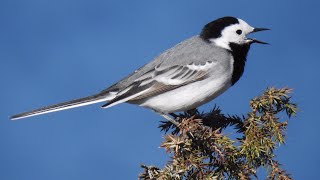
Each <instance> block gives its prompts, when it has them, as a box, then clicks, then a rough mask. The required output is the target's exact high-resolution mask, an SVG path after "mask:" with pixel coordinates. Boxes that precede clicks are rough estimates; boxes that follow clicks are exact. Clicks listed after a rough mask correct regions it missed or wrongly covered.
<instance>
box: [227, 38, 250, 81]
mask: <svg viewBox="0 0 320 180" xmlns="http://www.w3.org/2000/svg"><path fill="white" fill-rule="evenodd" d="M229 45H230V48H231V51H230V52H231V54H232V56H233V59H234V62H233V73H232V80H231V82H232V85H234V84H235V83H236V82H237V81H238V80H239V79H240V77H241V76H242V74H243V71H244V66H245V64H246V60H247V55H248V51H249V49H250V44H236V43H230V44H229Z"/></svg>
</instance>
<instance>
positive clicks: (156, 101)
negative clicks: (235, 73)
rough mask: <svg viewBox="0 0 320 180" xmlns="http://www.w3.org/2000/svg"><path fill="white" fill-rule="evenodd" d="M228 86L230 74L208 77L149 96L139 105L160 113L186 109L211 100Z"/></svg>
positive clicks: (229, 84)
mask: <svg viewBox="0 0 320 180" xmlns="http://www.w3.org/2000/svg"><path fill="white" fill-rule="evenodd" d="M229 87H231V77H230V76H222V77H220V78H214V79H210V78H208V79H205V80H202V81H198V82H194V83H191V84H188V85H185V86H182V87H180V88H177V89H174V90H171V91H169V92H166V93H163V94H160V95H157V96H154V97H152V98H149V99H148V100H146V101H145V102H143V103H142V104H140V106H143V107H147V108H151V109H153V110H155V111H157V112H162V113H172V112H177V111H186V110H190V109H194V108H196V107H198V106H201V105H202V104H205V103H207V102H209V101H211V100H212V99H214V98H215V97H217V96H219V95H220V94H221V93H223V92H224V91H226V90H227V89H228V88H229Z"/></svg>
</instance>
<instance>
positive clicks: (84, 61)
mask: <svg viewBox="0 0 320 180" xmlns="http://www.w3.org/2000/svg"><path fill="white" fill-rule="evenodd" d="M319 5H320V4H319V2H317V1H289V0H284V1H275V0H269V1H263V2H261V1H231V0H226V1H212V0H211V1H209V0H205V1H182V0H180V1H171V0H162V1H147V0H144V1H103V0H90V1H89V0H77V1H76V0H54V1H53V0H51V1H49V0H28V1H23V0H2V1H0V60H1V66H0V79H1V82H2V86H1V93H0V98H1V102H0V103H1V108H2V110H1V112H0V143H1V148H0V178H1V179H5V180H20V179H33V180H43V179H46V180H57V179H61V180H62V179H77V180H87V179H97V180H99V179H101V180H102V179H136V178H137V175H138V174H139V173H140V172H141V169H140V167H139V165H140V164H141V163H145V164H148V165H149V164H153V165H157V166H160V167H162V166H163V165H164V163H165V162H166V160H167V155H166V154H165V152H164V150H162V149H160V148H158V147H159V144H160V143H161V141H162V133H161V132H159V129H158V128H157V126H158V124H159V121H161V120H162V118H161V117H160V116H158V115H156V114H154V113H153V112H151V111H149V110H146V109H143V108H139V107H137V106H133V105H128V104H122V105H119V106H116V107H113V108H110V109H106V110H104V109H101V108H99V107H100V105H92V106H87V107H82V108H78V109H72V110H69V111H63V112H57V113H53V114H48V115H43V116H37V117H32V118H28V119H24V120H21V121H9V120H8V117H9V116H10V115H12V114H15V113H19V112H21V111H26V110H31V109H33V108H38V107H41V106H44V105H49V104H54V103H58V102H61V101H65V100H70V99H73V98H78V97H82V96H86V95H90V94H92V93H95V92H98V91H100V90H102V89H104V88H106V87H107V86H109V85H111V84H112V83H114V82H116V81H117V80H119V79H120V78H122V77H123V76H125V75H127V74H129V73H130V72H131V71H133V70H135V69H136V68H138V67H140V66H141V65H143V64H144V63H146V62H148V61H149V60H151V59H152V58H153V57H155V56H156V55H158V54H160V53H161V52H162V51H164V50H165V49H167V48H170V47H171V46H173V45H175V44H176V43H178V42H180V41H182V40H184V39H186V38H188V37H191V36H193V35H195V34H198V33H199V31H200V30H201V29H202V26H203V25H204V24H206V23H208V22H210V21H212V20H214V19H216V18H219V17H222V16H227V15H228V16H235V17H239V18H242V19H244V20H245V21H247V22H248V23H249V24H250V25H252V26H256V27H268V28H271V29H272V31H268V32H261V33H259V34H255V35H254V37H255V38H257V39H261V40H263V41H267V42H269V43H270V44H271V45H270V46H263V45H254V46H253V47H252V48H251V51H250V53H249V56H248V62H247V65H246V70H245V73H244V76H243V77H242V79H241V80H240V81H239V82H238V83H237V84H236V85H235V86H234V87H232V88H231V89H229V90H228V91H227V92H226V93H224V94H223V95H221V96H220V97H219V98H217V99H215V100H214V101H212V102H210V103H208V104H206V105H204V106H202V107H201V108H200V110H204V111H206V110H209V109H211V108H212V107H213V106H214V104H217V105H219V106H220V107H221V108H222V109H223V112H225V113H230V114H233V113H236V114H242V113H244V114H245V113H246V112H248V111H249V104H248V102H249V100H250V99H251V98H252V97H254V96H257V95H259V94H260V93H261V92H262V91H263V90H264V89H265V88H266V87H269V86H276V87H284V86H287V87H290V88H293V89H294V94H293V100H294V101H295V102H297V103H298V105H299V108H300V112H299V114H298V116H297V117H296V118H294V119H292V121H290V122H289V127H288V131H287V143H286V145H285V146H281V148H280V149H279V150H278V151H277V154H278V156H279V160H280V162H281V163H283V164H285V166H284V168H285V169H287V170H288V171H289V172H290V173H291V174H292V176H293V177H294V178H295V179H315V178H317V177H318V169H319V168H318V167H319V164H318V162H319V161H320V157H319V155H318V149H319V148H320V141H319V139H318V137H319V135H318V127H319V126H320V121H319V119H318V116H317V115H316V114H315V113H317V112H318V108H319V104H318V102H319V100H320V99H319V96H318V92H319V91H320V83H319V77H320V72H319V68H318V67H319V65H320V61H319V56H318V53H319V52H318V51H319V40H320V35H319V34H320V32H319V29H320V25H319V17H320V13H319V9H318V8H319Z"/></svg>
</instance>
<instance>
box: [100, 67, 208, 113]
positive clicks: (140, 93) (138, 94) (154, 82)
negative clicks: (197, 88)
mask: <svg viewBox="0 0 320 180" xmlns="http://www.w3.org/2000/svg"><path fill="white" fill-rule="evenodd" d="M211 67H212V62H209V61H208V62H206V63H205V64H199V65H195V64H189V65H181V66H178V65H175V66H170V67H159V66H156V67H155V68H154V69H153V70H152V71H149V72H147V73H145V74H143V75H142V76H140V77H139V78H137V79H136V80H135V81H134V83H132V84H131V85H130V86H129V87H128V88H125V92H123V91H119V92H118V95H117V96H116V97H115V98H114V99H112V100H111V101H109V102H108V103H107V104H105V105H103V106H102V107H104V108H108V107H111V106H113V105H116V104H119V103H122V102H130V101H136V100H141V99H144V98H148V97H152V96H155V95H158V94H161V93H164V92H167V91H170V90H173V89H176V88H178V87H181V86H184V85H186V84H189V83H193V82H196V81H200V80H203V79H205V78H206V76H207V74H208V73H209V70H210V68H211Z"/></svg>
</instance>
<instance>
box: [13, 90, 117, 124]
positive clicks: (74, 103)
mask: <svg viewBox="0 0 320 180" xmlns="http://www.w3.org/2000/svg"><path fill="white" fill-rule="evenodd" d="M110 99H112V97H110V96H108V95H106V94H103V95H102V94H96V95H92V96H88V97H84V98H80V99H75V100H71V101H67V102H63V103H59V104H55V105H51V106H46V107H42V108H39V109H35V110H33V111H27V112H23V113H20V114H16V115H13V116H11V117H10V119H11V120H17V119H21V118H26V117H31V116H36V115H40V114H46V113H50V112H55V111H61V110H66V109H70V108H75V107H80V106H85V105H89V104H94V103H98V102H102V101H108V100H110Z"/></svg>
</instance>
